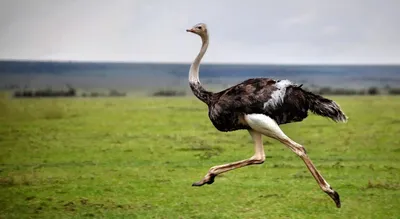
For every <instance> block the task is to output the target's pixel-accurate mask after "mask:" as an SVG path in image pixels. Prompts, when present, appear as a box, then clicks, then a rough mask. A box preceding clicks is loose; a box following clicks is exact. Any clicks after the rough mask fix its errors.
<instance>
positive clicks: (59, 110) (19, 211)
mask: <svg viewBox="0 0 400 219" xmlns="http://www.w3.org/2000/svg"><path fill="white" fill-rule="evenodd" d="M333 99H335V100H336V101H337V102H338V103H339V104H340V105H341V106H342V108H343V109H344V111H345V112H346V114H347V115H348V116H349V118H350V120H349V122H348V123H347V124H336V123H334V122H331V121H330V120H327V119H326V118H322V117H317V116H313V115H311V116H310V117H309V118H308V119H306V120H305V121H303V122H302V123H297V124H289V125H284V126H282V129H283V130H284V131H285V132H286V133H287V134H288V136H290V137H291V138H292V139H294V140H295V141H297V142H299V143H301V144H303V145H304V146H305V147H306V149H307V151H308V154H309V156H310V158H311V159H312V160H313V161H314V163H315V165H316V166H317V168H318V169H319V170H320V171H321V173H322V174H323V175H324V177H325V178H326V179H327V181H328V182H329V183H330V184H331V186H332V187H333V188H334V189H335V190H336V191H338V192H339V194H340V196H341V199H342V208H340V209H338V208H336V207H335V204H334V203H333V201H332V200H331V199H330V198H329V197H328V196H327V195H326V194H325V193H323V192H322V191H320V189H319V187H318V185H317V184H316V182H315V180H314V179H313V178H312V176H311V174H310V173H309V172H308V170H307V169H306V167H305V165H304V163H303V162H302V161H301V159H299V158H298V157H297V156H296V155H295V154H294V153H292V152H291V151H290V150H289V149H287V148H285V147H284V146H283V145H281V144H280V143H277V142H276V141H274V140H271V139H267V138H264V143H265V150H266V156H267V159H266V161H265V163H264V164H262V165H257V166H250V167H244V168H242V169H238V170H234V171H231V172H228V173H225V174H223V175H221V176H218V177H217V178H216V181H215V183H214V184H213V185H205V186H203V187H192V186H191V184H192V183H193V182H195V181H198V180H200V179H201V178H202V177H203V176H204V175H205V174H206V172H207V170H208V169H209V168H210V167H211V166H214V165H217V164H222V163H226V162H231V161H236V160H241V159H245V158H248V157H250V156H252V155H253V143H252V141H251V138H250V136H249V135H248V133H247V132H246V131H238V132H232V133H221V132H218V131H217V130H216V129H215V128H214V127H213V126H212V124H211V123H210V121H209V120H208V117H207V108H206V106H205V105H203V104H202V103H200V102H199V101H197V100H196V99H194V98H102V99H100V98H99V99H83V98H82V99H80V98H75V99H62V98H60V99H18V100H17V99H7V98H6V97H3V98H1V100H0V148H1V151H0V218H218V219H220V218H362V219H366V218H400V198H399V197H400V98H399V97H387V96H375V97H365V96H364V97H356V96H351V97H333Z"/></svg>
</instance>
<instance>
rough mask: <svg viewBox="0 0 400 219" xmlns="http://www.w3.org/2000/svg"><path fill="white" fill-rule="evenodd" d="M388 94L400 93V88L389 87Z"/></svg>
mask: <svg viewBox="0 0 400 219" xmlns="http://www.w3.org/2000/svg"><path fill="white" fill-rule="evenodd" d="M388 94H391V95H399V94H400V88H389V89H388Z"/></svg>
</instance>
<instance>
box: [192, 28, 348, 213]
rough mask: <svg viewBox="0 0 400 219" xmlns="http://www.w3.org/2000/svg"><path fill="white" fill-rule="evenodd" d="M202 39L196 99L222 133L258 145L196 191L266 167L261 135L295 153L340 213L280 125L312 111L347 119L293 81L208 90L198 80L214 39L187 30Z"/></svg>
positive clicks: (217, 169) (213, 171)
mask: <svg viewBox="0 0 400 219" xmlns="http://www.w3.org/2000/svg"><path fill="white" fill-rule="evenodd" d="M186 31H187V32H192V33H195V34H197V35H199V36H200V37H201V39H202V47H201V50H200V52H199V54H198V55H197V57H196V59H195V60H194V62H193V64H192V65H191V67H190V71H189V85H190V88H191V90H192V91H193V94H194V95H195V96H196V97H197V98H198V99H199V100H201V101H202V102H204V103H205V104H207V105H208V116H209V118H210V120H211V122H212V123H213V125H214V126H215V128H216V129H218V130H219V131H223V132H229V131H235V130H242V129H245V130H248V132H249V133H250V135H251V137H252V139H253V141H254V143H255V154H254V155H253V156H252V157H251V158H249V159H246V160H241V161H237V162H233V163H228V164H223V165H218V166H214V167H211V168H210V169H209V171H208V173H207V174H206V175H205V176H204V178H203V179H202V180H200V181H198V182H195V183H193V186H202V185H204V184H212V183H213V182H214V178H215V177H216V176H217V175H219V174H221V173H223V172H227V171H230V170H233V169H236V168H240V167H244V166H248V165H253V164H262V163H263V162H264V160H265V153H264V147H263V142H262V135H265V136H267V137H270V138H273V139H276V140H278V141H280V142H281V143H283V144H284V145H285V146H287V147H288V148H289V149H291V150H292V151H293V152H294V153H296V154H297V155H298V156H299V157H300V158H301V159H302V160H303V161H304V163H305V165H306V166H307V168H308V169H309V171H310V172H311V174H312V175H313V177H314V178H315V180H316V181H317V183H318V185H319V186H320V188H321V189H322V191H324V192H325V193H327V194H328V195H329V196H330V197H331V198H332V199H333V201H334V202H335V203H336V206H337V207H338V208H340V198H339V194H338V193H337V192H336V191H334V190H333V189H332V187H331V186H330V185H329V184H328V182H327V181H326V180H325V179H324V178H323V176H322V175H321V174H320V173H319V172H318V170H317V169H316V168H315V166H314V164H313V163H312V161H311V160H310V158H309V157H308V156H307V153H306V150H305V148H304V147H303V146H302V145H300V144H298V143H296V142H295V141H293V140H292V139H290V138H289V137H288V136H286V135H285V133H283V131H282V130H281V129H280V127H279V125H281V124H286V123H292V122H300V121H302V120H303V119H305V118H306V117H307V115H308V111H309V110H310V111H311V112H313V113H315V114H317V115H320V116H325V117H329V118H331V119H332V120H334V121H336V122H346V121H347V117H346V116H345V114H344V113H343V112H342V111H341V109H340V107H339V106H338V105H337V104H336V103H335V102H334V101H332V100H329V99H326V98H324V97H322V96H319V95H316V94H313V93H311V92H308V91H305V90H303V89H302V88H301V86H298V85H296V84H293V83H292V82H290V81H288V80H273V79H269V78H252V79H248V80H245V81H243V82H241V83H239V84H237V85H234V86H232V87H230V88H228V89H225V90H223V91H221V92H218V93H213V92H210V91H207V90H205V89H204V88H203V86H202V85H201V83H200V80H199V66H200V61H201V59H202V58H203V56H204V54H205V52H206V51H207V47H208V43H209V37H208V30H207V26H206V25H205V24H203V23H200V24H197V25H195V26H193V27H192V28H191V29H188V30H186Z"/></svg>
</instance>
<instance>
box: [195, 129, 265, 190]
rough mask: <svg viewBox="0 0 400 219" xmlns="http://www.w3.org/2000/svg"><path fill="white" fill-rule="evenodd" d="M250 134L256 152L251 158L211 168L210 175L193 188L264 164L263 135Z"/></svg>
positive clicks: (253, 132) (250, 131) (251, 131)
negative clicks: (221, 175)
mask: <svg viewBox="0 0 400 219" xmlns="http://www.w3.org/2000/svg"><path fill="white" fill-rule="evenodd" d="M249 133H250V135H251V137H252V138H253V141H254V150H255V154H254V155H253V156H252V157H251V158H249V159H246V160H241V161H237V162H233V163H228V164H223V165H218V166H214V167H211V168H210V170H209V171H208V173H207V174H206V175H205V176H204V178H203V179H202V180H200V181H198V182H195V183H193V184H192V186H202V185H204V184H212V183H213V182H214V178H215V177H216V176H217V175H219V174H221V173H224V172H227V171H230V170H234V169H237V168H240V167H244V166H248V165H253V164H262V163H264V160H265V153H264V146H263V144H262V135H261V134H260V133H258V132H256V131H253V130H249Z"/></svg>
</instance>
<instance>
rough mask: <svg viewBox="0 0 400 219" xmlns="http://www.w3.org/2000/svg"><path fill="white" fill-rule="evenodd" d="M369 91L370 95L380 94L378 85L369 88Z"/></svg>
mask: <svg viewBox="0 0 400 219" xmlns="http://www.w3.org/2000/svg"><path fill="white" fill-rule="evenodd" d="M367 93H368V94H369V95H377V94H379V90H378V88H376V87H370V88H368V91H367Z"/></svg>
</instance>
